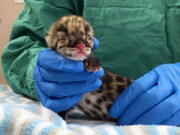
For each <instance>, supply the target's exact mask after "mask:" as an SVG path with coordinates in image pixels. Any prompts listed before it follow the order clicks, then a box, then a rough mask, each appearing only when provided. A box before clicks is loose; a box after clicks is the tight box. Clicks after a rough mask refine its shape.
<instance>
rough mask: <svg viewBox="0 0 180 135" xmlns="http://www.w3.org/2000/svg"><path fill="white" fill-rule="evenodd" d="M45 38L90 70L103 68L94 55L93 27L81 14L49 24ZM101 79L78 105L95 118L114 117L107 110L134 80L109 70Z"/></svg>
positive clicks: (55, 47)
mask: <svg viewBox="0 0 180 135" xmlns="http://www.w3.org/2000/svg"><path fill="white" fill-rule="evenodd" d="M45 39H46V42H47V45H48V47H49V48H52V49H53V50H55V51H57V52H58V53H60V54H61V55H63V56H64V57H66V58H68V59H72V60H81V61H83V63H84V67H85V68H86V69H87V71H88V72H95V71H97V70H98V69H99V68H100V63H99V61H98V59H96V58H95V57H93V56H92V55H91V53H92V52H91V51H92V48H93V29H92V27H91V25H90V24H89V23H88V22H87V21H86V20H85V19H83V18H82V17H79V16H75V15H69V16H64V17H62V18H61V19H59V20H57V21H56V22H55V23H54V24H53V25H52V26H51V27H50V30H49V32H48V34H47V36H46V38H45ZM102 82H103V84H102V86H101V87H100V88H99V89H98V90H96V91H94V92H90V93H86V94H84V96H83V98H82V99H81V101H80V102H79V103H78V104H77V106H78V107H79V108H80V109H81V110H82V111H83V112H84V113H85V114H87V115H88V116H89V117H91V118H93V119H98V120H111V118H110V117H109V116H108V109H109V108H110V107H111V105H112V103H113V102H114V100H115V98H116V97H117V96H118V95H119V94H120V93H121V92H122V91H123V90H124V89H125V88H126V87H127V86H128V85H129V84H130V83H131V80H129V79H127V78H124V77H120V76H118V75H115V74H113V73H110V72H108V71H106V72H105V75H104V77H103V78H102ZM64 114H65V113H64V112H61V113H60V115H64Z"/></svg>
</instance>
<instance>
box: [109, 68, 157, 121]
mask: <svg viewBox="0 0 180 135" xmlns="http://www.w3.org/2000/svg"><path fill="white" fill-rule="evenodd" d="M157 80H158V77H157V75H156V73H155V72H154V71H153V70H152V71H151V72H149V73H147V74H145V75H144V76H142V77H140V78H139V79H137V80H136V81H134V82H133V83H132V84H131V85H130V86H129V87H128V88H127V89H126V90H125V91H124V92H123V93H122V94H121V95H120V96H118V97H117V99H116V100H115V102H114V103H113V105H112V107H111V108H110V110H109V115H110V116H111V117H112V118H118V117H120V116H121V115H122V113H123V112H125V110H126V109H127V108H128V106H129V105H130V104H132V103H133V102H134V101H135V99H137V98H138V97H139V96H140V95H142V94H143V93H144V92H146V90H148V89H151V88H152V87H153V86H155V85H156V83H157Z"/></svg>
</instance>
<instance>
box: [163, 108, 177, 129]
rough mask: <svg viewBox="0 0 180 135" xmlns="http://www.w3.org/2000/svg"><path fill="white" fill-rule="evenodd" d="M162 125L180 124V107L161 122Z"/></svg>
mask: <svg viewBox="0 0 180 135" xmlns="http://www.w3.org/2000/svg"><path fill="white" fill-rule="evenodd" d="M160 125H171V126H179V125H180V109H179V110H178V111H177V112H176V113H174V114H173V115H172V116H170V117H169V118H168V119H166V120H165V121H163V122H161V123H160Z"/></svg>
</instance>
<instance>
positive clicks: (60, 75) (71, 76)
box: [39, 67, 104, 83]
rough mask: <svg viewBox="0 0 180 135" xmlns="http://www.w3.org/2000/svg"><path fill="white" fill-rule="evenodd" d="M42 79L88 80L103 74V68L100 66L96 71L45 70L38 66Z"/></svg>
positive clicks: (58, 81)
mask: <svg viewBox="0 0 180 135" xmlns="http://www.w3.org/2000/svg"><path fill="white" fill-rule="evenodd" d="M39 69H40V72H41V75H42V78H43V80H45V81H48V82H56V83H64V82H81V81H88V80H96V79H98V78H101V77H102V76H103V75H104V70H103V69H102V68H100V70H98V71H97V72H87V71H84V72H81V73H80V72H78V73H77V72H74V73H70V72H62V71H59V72H57V71H52V70H45V69H43V68H41V67H39Z"/></svg>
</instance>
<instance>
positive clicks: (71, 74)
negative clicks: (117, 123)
mask: <svg viewBox="0 0 180 135" xmlns="http://www.w3.org/2000/svg"><path fill="white" fill-rule="evenodd" d="M94 46H95V47H94V48H96V47H97V46H98V41H97V40H96V39H94ZM103 74H104V71H103V69H102V68H101V69H100V70H99V71H97V72H93V73H92V72H87V71H86V70H85V69H84V66H83V63H82V62H81V61H74V60H70V59H66V58H64V57H62V56H61V55H59V54H58V53H56V52H55V51H52V50H51V49H45V50H43V51H41V52H40V53H39V55H38V58H37V63H36V66H35V69H34V80H35V88H36V92H37V94H38V97H39V100H40V101H41V103H42V104H43V105H44V106H45V107H47V108H49V109H51V110H53V111H54V112H61V111H64V110H67V109H69V108H71V107H72V106H73V105H75V104H76V103H77V102H79V101H80V99H81V97H82V94H84V93H86V92H91V91H94V90H96V89H97V88H99V87H100V86H101V84H102V82H101V80H100V77H102V76H103Z"/></svg>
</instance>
